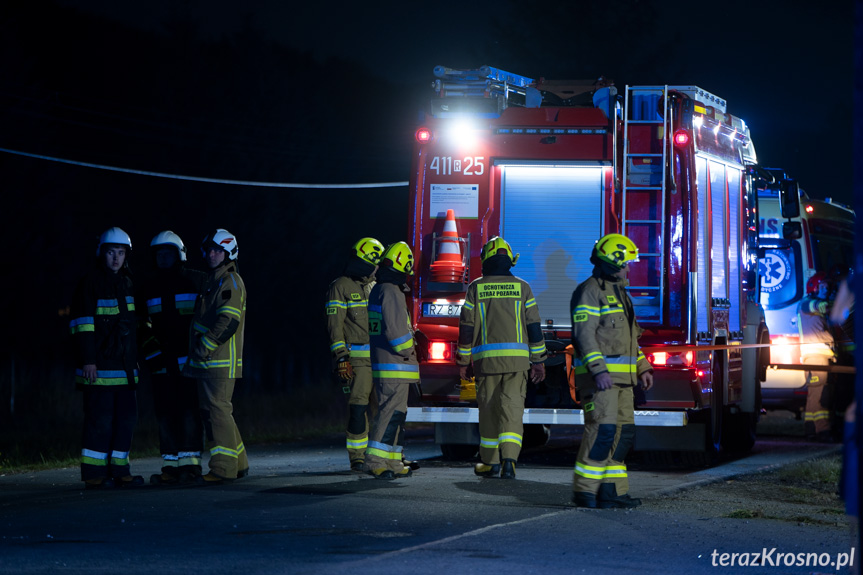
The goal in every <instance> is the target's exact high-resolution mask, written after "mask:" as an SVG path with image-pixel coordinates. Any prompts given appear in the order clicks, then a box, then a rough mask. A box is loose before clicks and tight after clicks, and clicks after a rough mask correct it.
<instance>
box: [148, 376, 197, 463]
mask: <svg viewBox="0 0 863 575" xmlns="http://www.w3.org/2000/svg"><path fill="white" fill-rule="evenodd" d="M152 382H153V408H154V411H155V413H156V423H157V424H158V425H159V451H160V452H161V454H162V472H163V473H169V474H173V475H178V474H179V473H180V472H183V471H186V472H189V473H192V474H194V475H200V474H201V450H202V449H203V439H202V438H203V429H202V425H201V410H200V407H199V406H198V386H197V384H196V382H195V380H194V379H190V378H188V377H183V376H182V375H180V374H166V373H163V374H154V375H153V377H152Z"/></svg>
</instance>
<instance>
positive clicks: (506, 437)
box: [498, 433, 522, 447]
mask: <svg viewBox="0 0 863 575" xmlns="http://www.w3.org/2000/svg"><path fill="white" fill-rule="evenodd" d="M521 440H522V437H521V435H519V434H518V433H501V434H500V435H499V436H498V441H499V442H500V443H515V444H516V445H518V446H519V447H521Z"/></svg>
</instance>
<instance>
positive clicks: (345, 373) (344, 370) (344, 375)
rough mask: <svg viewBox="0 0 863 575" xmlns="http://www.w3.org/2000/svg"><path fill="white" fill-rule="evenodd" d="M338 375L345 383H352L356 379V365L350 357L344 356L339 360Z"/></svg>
mask: <svg viewBox="0 0 863 575" xmlns="http://www.w3.org/2000/svg"><path fill="white" fill-rule="evenodd" d="M336 375H338V376H339V379H340V380H342V381H343V382H345V383H350V382H351V381H353V379H354V366H352V365H351V362H350V360H349V359H348V358H344V359H342V360H341V361H339V363H338V365H337V366H336Z"/></svg>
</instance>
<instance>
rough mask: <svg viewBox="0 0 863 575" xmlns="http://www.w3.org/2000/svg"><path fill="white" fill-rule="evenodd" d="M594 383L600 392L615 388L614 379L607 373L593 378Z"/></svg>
mask: <svg viewBox="0 0 863 575" xmlns="http://www.w3.org/2000/svg"><path fill="white" fill-rule="evenodd" d="M593 381H595V382H596V389H599V390H604V389H611V388H612V387H614V379H612V377H611V374H610V373H608V372H607V371H605V372H602V373H600V374H599V375H595V376H594V377H593Z"/></svg>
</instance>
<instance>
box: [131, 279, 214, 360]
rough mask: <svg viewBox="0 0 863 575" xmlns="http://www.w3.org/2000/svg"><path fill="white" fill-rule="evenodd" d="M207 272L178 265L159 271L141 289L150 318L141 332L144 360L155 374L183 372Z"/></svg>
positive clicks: (139, 298)
mask: <svg viewBox="0 0 863 575" xmlns="http://www.w3.org/2000/svg"><path fill="white" fill-rule="evenodd" d="M206 280H207V274H205V273H204V272H200V271H198V270H191V269H186V267H185V266H184V265H182V264H178V265H176V266H174V267H172V268H170V269H167V270H161V269H160V270H156V271H155V273H154V275H153V277H151V278H150V280H149V281H147V282H146V283H145V284H144V287H143V289H141V291H140V292H139V296H140V297H138V302H139V304H140V305H142V306H144V305H146V307H145V309H144V310H143V311H144V312H145V314H146V317H147V323H146V326H145V328H144V330H143V331H144V333H143V334H141V335H142V337H141V339H142V340H143V341H142V344H141V347H142V351H143V356H144V361H146V362H147V366H148V367H149V368H150V370H151V371H152V372H153V373H168V374H173V375H176V374H180V373H182V372H183V366H184V365H185V364H186V359H187V356H188V354H189V330H190V328H191V325H192V317H193V316H194V314H195V300H196V299H197V298H198V294H199V293H201V289H202V288H203V286H204V282H206Z"/></svg>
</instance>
